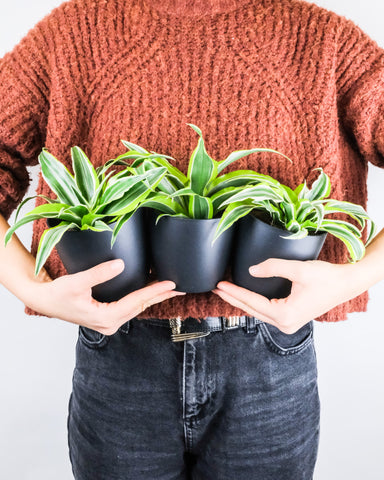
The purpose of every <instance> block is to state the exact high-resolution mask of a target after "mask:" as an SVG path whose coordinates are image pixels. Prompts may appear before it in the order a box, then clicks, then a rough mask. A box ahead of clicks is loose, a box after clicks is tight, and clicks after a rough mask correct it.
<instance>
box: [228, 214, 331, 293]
mask: <svg viewBox="0 0 384 480" xmlns="http://www.w3.org/2000/svg"><path fill="white" fill-rule="evenodd" d="M287 235H289V232H288V231H287V230H284V229H282V228H279V227H276V226H272V225H270V224H268V223H265V222H264V221H262V220H260V219H259V218H257V217H255V216H254V215H252V214H250V215H247V216H245V217H243V218H241V219H240V220H239V221H238V222H237V233H236V239H235V249H234V252H235V253H234V256H233V262H232V279H233V282H234V283H235V284H236V285H239V286H241V287H244V288H247V289H248V290H252V291H253V292H257V293H260V294H261V295H263V296H265V297H267V298H269V299H271V298H285V297H287V296H288V295H289V294H290V292H291V287H292V282H290V281H289V280H287V279H285V278H281V277H271V278H256V277H253V276H252V275H251V274H250V273H249V271H248V269H249V267H250V266H251V265H257V264H258V263H260V262H263V261H264V260H267V259H268V258H284V259H287V260H316V259H317V257H318V256H319V253H320V250H321V248H322V246H323V244H324V241H325V238H326V236H327V234H326V233H325V232H324V233H319V234H316V235H308V236H307V237H305V238H302V239H297V240H288V239H285V238H281V237H282V236H287Z"/></svg>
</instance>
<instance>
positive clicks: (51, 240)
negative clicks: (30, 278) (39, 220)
mask: <svg viewBox="0 0 384 480" xmlns="http://www.w3.org/2000/svg"><path fill="white" fill-rule="evenodd" d="M71 228H75V229H76V228H77V225H76V224H75V223H64V222H61V223H60V224H59V225H57V226H56V227H52V228H48V229H47V230H44V232H43V234H42V236H41V238H40V242H39V246H38V249H37V255H36V264H35V275H38V274H39V272H40V270H41V268H42V267H43V265H44V263H45V262H46V261H47V258H48V257H49V255H50V254H51V252H52V250H53V248H54V247H55V245H57V244H58V243H59V242H60V240H61V238H62V236H63V235H64V233H65V232H66V231H68V230H70V229H71Z"/></svg>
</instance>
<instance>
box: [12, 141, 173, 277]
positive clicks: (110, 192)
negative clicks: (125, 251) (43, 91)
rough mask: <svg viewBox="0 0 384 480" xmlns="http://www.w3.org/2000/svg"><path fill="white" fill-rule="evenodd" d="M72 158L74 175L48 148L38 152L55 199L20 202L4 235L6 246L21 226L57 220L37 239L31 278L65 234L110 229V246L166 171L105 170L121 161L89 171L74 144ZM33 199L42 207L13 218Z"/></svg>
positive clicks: (86, 161) (79, 149)
mask: <svg viewBox="0 0 384 480" xmlns="http://www.w3.org/2000/svg"><path fill="white" fill-rule="evenodd" d="M71 158H72V168H73V172H74V174H73V175H72V174H71V173H70V172H69V170H68V169H67V168H66V167H65V165H64V164H63V163H62V162H60V161H59V160H58V159H57V158H56V157H54V156H53V155H52V154H51V153H49V152H48V151H47V149H45V148H44V149H43V150H42V152H41V153H40V155H39V163H40V165H41V172H42V176H43V178H44V180H45V182H46V183H47V184H48V186H49V187H50V189H51V190H52V192H53V193H54V194H55V195H56V198H54V199H51V198H49V197H46V196H45V195H36V196H33V197H28V198H27V199H25V200H24V201H23V202H22V203H21V204H20V205H19V207H18V209H17V211H16V221H15V224H14V225H13V226H12V227H11V228H9V229H8V231H7V233H6V235H5V244H6V245H7V243H8V242H9V241H10V239H11V237H12V235H13V233H14V232H15V231H16V230H17V229H18V228H20V227H21V226H22V225H25V224H27V223H29V222H32V221H35V220H38V219H41V218H44V219H47V218H52V219H56V220H57V223H58V224H57V225H55V226H54V227H52V228H48V229H47V230H45V231H44V233H43V235H42V236H41V239H40V242H39V246H38V251H37V255H36V267H35V274H36V275H37V274H38V272H39V271H40V270H41V268H42V266H43V265H44V263H45V261H46V260H47V258H48V256H49V255H50V253H51V251H52V249H53V248H54V246H55V245H56V244H57V243H58V242H59V241H60V239H61V238H62V236H63V235H64V233H65V232H66V231H68V230H71V229H75V230H93V231H96V232H103V231H110V232H112V237H111V247H112V246H113V244H114V242H115V240H116V236H117V234H118V232H119V231H120V229H121V227H122V226H123V225H124V223H125V222H126V221H127V220H128V219H129V218H130V217H131V216H132V215H133V214H134V212H135V211H136V210H137V208H138V207H139V206H140V204H141V202H142V201H143V200H144V199H145V198H146V197H147V196H148V195H149V194H150V193H151V192H152V191H153V189H154V188H155V187H156V186H157V185H158V183H159V182H160V181H161V180H162V179H163V177H164V176H165V174H166V172H167V169H166V168H165V167H164V166H161V165H160V166H157V167H155V168H153V169H151V170H147V171H144V172H142V173H138V172H137V171H136V170H135V169H134V168H129V167H127V168H125V169H124V170H122V171H120V172H117V173H116V172H115V171H113V170H110V167H112V166H113V165H114V164H119V163H120V160H121V159H120V157H118V158H117V159H111V160H109V161H108V162H106V163H105V165H103V166H102V167H98V168H94V166H93V165H92V163H91V162H90V160H89V159H88V157H87V156H86V154H85V153H84V152H83V150H82V149H81V148H80V147H78V146H75V147H72V148H71ZM36 197H41V198H43V199H44V200H45V201H46V202H47V203H45V204H43V205H39V206H37V207H35V208H34V209H33V210H32V211H30V212H29V213H27V214H26V215H25V216H24V217H23V218H21V219H20V220H18V216H19V213H20V209H21V207H22V206H23V205H24V204H25V203H26V202H28V201H30V200H31V199H33V198H36ZM111 224H113V228H112V227H111Z"/></svg>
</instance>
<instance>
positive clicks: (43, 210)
mask: <svg viewBox="0 0 384 480" xmlns="http://www.w3.org/2000/svg"><path fill="white" fill-rule="evenodd" d="M65 207H67V205H65V204H62V203H60V204H58V203H56V204H44V205H39V206H38V207H36V208H34V209H33V210H32V211H31V212H29V213H28V214H27V215H25V216H24V217H23V218H21V219H20V220H18V221H17V222H15V223H14V224H13V225H12V226H11V227H10V228H8V230H7V232H6V234H5V237H4V245H7V244H8V242H9V241H10V240H11V237H12V235H13V234H14V233H15V231H16V230H17V229H18V228H20V227H22V226H23V225H26V224H27V223H30V222H34V221H35V220H40V219H41V218H55V217H57V215H58V214H59V212H61V211H62V210H63V209H64V208H65Z"/></svg>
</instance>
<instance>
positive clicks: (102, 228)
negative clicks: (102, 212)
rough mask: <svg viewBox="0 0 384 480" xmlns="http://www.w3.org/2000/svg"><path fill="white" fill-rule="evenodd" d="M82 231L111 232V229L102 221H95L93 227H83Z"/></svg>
mask: <svg viewBox="0 0 384 480" xmlns="http://www.w3.org/2000/svg"><path fill="white" fill-rule="evenodd" d="M85 227H86V228H83V227H82V228H81V229H82V230H92V231H93V232H112V228H111V227H110V226H109V225H108V224H106V223H105V222H103V221H102V220H96V221H95V223H94V224H93V225H85Z"/></svg>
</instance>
